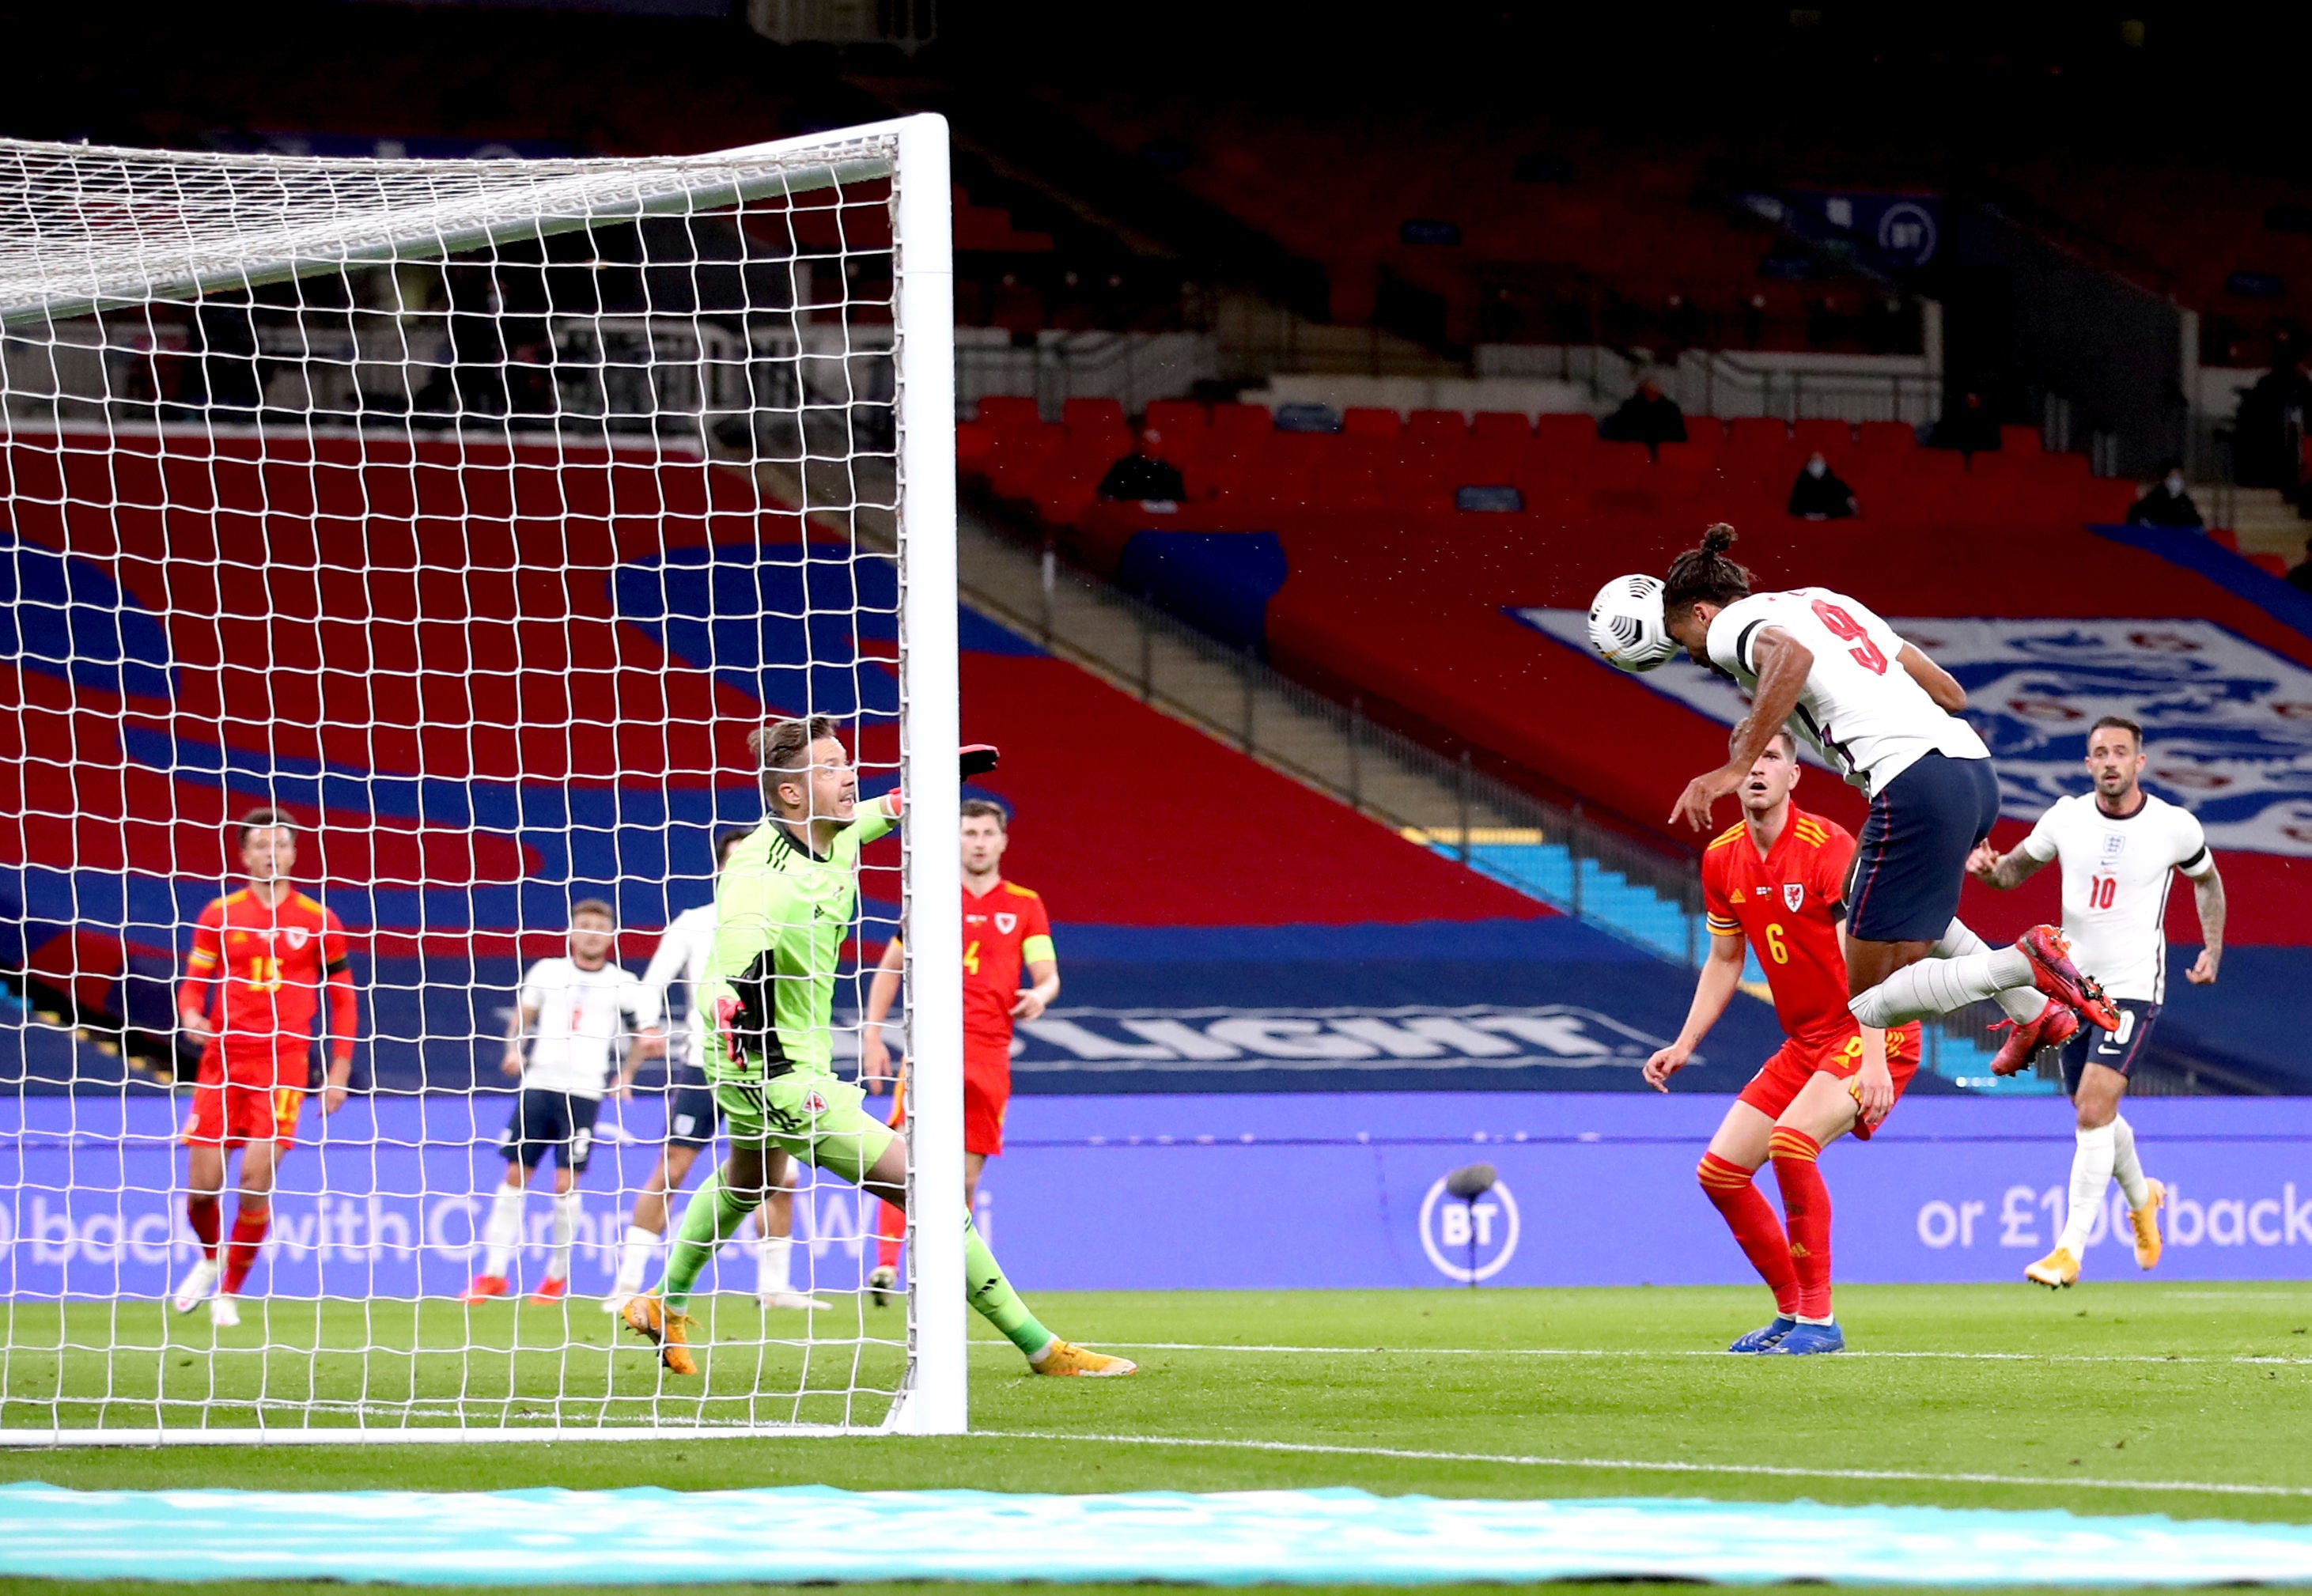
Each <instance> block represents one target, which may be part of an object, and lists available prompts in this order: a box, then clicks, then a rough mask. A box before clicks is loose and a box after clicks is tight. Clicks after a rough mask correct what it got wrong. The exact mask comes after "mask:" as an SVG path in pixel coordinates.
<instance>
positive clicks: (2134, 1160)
mask: <svg viewBox="0 0 2312 1596" xmlns="http://www.w3.org/2000/svg"><path fill="white" fill-rule="evenodd" d="M2111 1144H2112V1153H2113V1157H2112V1161H2111V1172H2112V1173H2113V1174H2114V1175H2115V1176H2117V1177H2118V1179H2119V1188H2120V1190H2122V1191H2124V1192H2125V1193H2126V1194H2127V1206H2129V1207H2131V1208H2141V1206H2143V1205H2144V1204H2146V1203H2148V1202H2150V1200H2151V1187H2150V1183H2149V1182H2147V1181H2146V1180H2145V1179H2143V1161H2142V1160H2141V1159H2140V1158H2138V1157H2136V1156H2135V1127H2133V1126H2132V1125H2130V1124H2129V1123H2128V1122H2127V1117H2126V1116H2125V1115H2124V1114H2123V1115H2121V1116H2119V1117H2118V1118H2115V1119H2114V1120H2113V1121H2112V1122H2111Z"/></svg>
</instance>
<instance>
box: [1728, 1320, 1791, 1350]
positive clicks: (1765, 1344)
mask: <svg viewBox="0 0 2312 1596" xmlns="http://www.w3.org/2000/svg"><path fill="white" fill-rule="evenodd" d="M1798 1328H1799V1321H1798V1320H1795V1319H1790V1318H1786V1317H1784V1316H1783V1315H1782V1314H1779V1313H1777V1314H1776V1315H1774V1322H1773V1323H1772V1324H1770V1325H1761V1326H1759V1327H1758V1328H1757V1329H1755V1330H1752V1331H1751V1332H1750V1333H1749V1334H1748V1335H1747V1336H1743V1337H1738V1338H1737V1339H1736V1340H1735V1343H1734V1345H1733V1346H1730V1347H1728V1348H1727V1349H1726V1350H1727V1351H1729V1352H1765V1351H1766V1350H1767V1349H1768V1348H1770V1347H1772V1346H1773V1345H1774V1343H1775V1342H1777V1341H1780V1340H1781V1339H1782V1337H1785V1336H1787V1335H1789V1334H1790V1333H1791V1331H1792V1330H1795V1329H1798Z"/></svg>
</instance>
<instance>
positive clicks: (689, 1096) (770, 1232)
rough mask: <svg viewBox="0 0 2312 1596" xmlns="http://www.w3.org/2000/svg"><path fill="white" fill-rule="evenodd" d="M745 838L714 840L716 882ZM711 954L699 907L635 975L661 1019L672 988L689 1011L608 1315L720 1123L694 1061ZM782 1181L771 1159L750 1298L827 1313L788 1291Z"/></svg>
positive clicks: (652, 1247)
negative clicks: (659, 1140) (677, 987)
mask: <svg viewBox="0 0 2312 1596" xmlns="http://www.w3.org/2000/svg"><path fill="white" fill-rule="evenodd" d="M746 836H747V834H746V832H744V831H743V830H739V831H725V832H724V833H723V834H722V836H721V837H717V838H715V841H714V870H715V873H716V874H717V875H720V874H721V873H722V866H723V865H724V864H728V863H729V862H730V859H731V849H732V848H734V847H736V846H738V845H739V844H740V842H741V841H743V840H745V838H746ZM713 952H714V904H713V903H712V902H707V903H702V904H700V905H699V906H698V907H697V908H687V909H685V910H683V911H682V912H681V913H680V914H679V915H677V916H675V917H674V923H673V924H672V925H669V926H668V927H667V928H666V931H665V934H662V935H661V937H660V938H659V940H658V949H657V951H654V952H653V953H652V954H651V961H650V968H649V969H645V970H644V971H643V985H644V986H645V987H649V988H650V989H651V991H652V993H653V994H655V995H657V998H658V1003H659V1009H660V1012H661V1013H665V1014H669V1015H670V1014H672V1013H674V998H673V987H674V984H675V983H676V982H677V981H679V982H681V983H682V985H683V987H684V988H685V990H686V991H687V994H688V996H689V999H690V1010H689V1013H687V1015H686V1016H685V1017H684V1021H683V1026H682V1030H680V1031H679V1033H677V1034H676V1035H675V1036H674V1037H673V1038H672V1039H670V1043H669V1052H668V1069H667V1088H668V1090H667V1094H666V1150H665V1151H664V1152H663V1153H660V1154H659V1159H658V1162H657V1164H656V1165H655V1166H654V1167H653V1168H652V1170H651V1172H650V1179H647V1180H645V1181H644V1182H643V1189H642V1195H641V1196H639V1197H636V1198H635V1211H634V1215H633V1217H632V1218H631V1219H630V1220H629V1221H628V1222H627V1224H626V1245H625V1247H623V1248H622V1249H620V1250H619V1254H618V1279H617V1285H616V1286H614V1287H613V1288H612V1289H611V1292H610V1294H609V1296H607V1297H604V1298H603V1299H602V1307H603V1308H604V1310H605V1311H609V1312H611V1313H617V1312H620V1311H624V1309H625V1308H626V1299H627V1298H628V1297H631V1296H633V1295H634V1294H635V1293H636V1292H638V1291H640V1290H642V1288H643V1277H644V1276H645V1275H646V1274H648V1273H649V1271H650V1266H651V1263H652V1260H653V1259H654V1258H657V1256H658V1248H659V1241H660V1239H661V1237H663V1236H664V1235H665V1234H666V1198H667V1194H668V1193H669V1192H674V1191H680V1190H681V1189H682V1183H683V1182H684V1181H685V1180H687V1179H689V1178H690V1166H691V1165H692V1164H694V1163H696V1162H697V1161H698V1155H699V1154H700V1153H703V1152H705V1150H706V1149H707V1148H709V1147H712V1146H713V1145H714V1133H715V1129H716V1127H718V1126H720V1125H721V1124H722V1112H721V1110H719V1109H716V1108H715V1106H714V1092H712V1091H710V1090H709V1089H708V1088H707V1084H706V1076H705V1074H704V1073H703V1072H702V1071H701V1069H700V1067H699V1062H698V1061H699V1055H700V1052H701V1050H702V1049H703V1048H705V1042H706V1006H705V1004H704V1003H702V1002H701V1001H700V1000H699V999H700V994H701V993H702V992H703V991H704V990H705V984H706V960H707V957H708V956H709V955H710V954H712V953H713ZM788 1176H789V1166H788V1163H787V1156H786V1154H785V1153H776V1154H775V1155H774V1156H773V1157H772V1159H771V1161H770V1171H769V1179H770V1184H771V1199H770V1201H768V1202H766V1203H765V1204H764V1205H763V1206H762V1207H761V1208H759V1209H758V1210H757V1211H756V1214H755V1236H756V1241H755V1267H756V1276H755V1295H756V1297H757V1298H758V1300H759V1301H760V1302H762V1304H763V1306H764V1307H766V1308H798V1309H805V1310H808V1309H812V1308H831V1307H833V1306H834V1304H833V1303H831V1302H822V1301H820V1300H819V1298H817V1297H814V1296H808V1295H806V1294H804V1293H801V1292H799V1291H796V1290H794V1289H793V1274H792V1271H793V1267H794V1266H793V1260H794V1245H793V1241H792V1239H791V1238H792V1236H793V1225H794V1193H793V1191H791V1190H789V1189H788V1188H787V1180H788Z"/></svg>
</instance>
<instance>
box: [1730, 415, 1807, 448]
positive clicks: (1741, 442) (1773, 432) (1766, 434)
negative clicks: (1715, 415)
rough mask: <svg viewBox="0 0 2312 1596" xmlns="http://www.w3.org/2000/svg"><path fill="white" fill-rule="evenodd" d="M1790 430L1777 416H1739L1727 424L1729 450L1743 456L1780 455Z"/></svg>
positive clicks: (1787, 440)
mask: <svg viewBox="0 0 2312 1596" xmlns="http://www.w3.org/2000/svg"><path fill="white" fill-rule="evenodd" d="M1790 436H1791V434H1790V429H1789V428H1788V427H1786V426H1784V425H1782V418H1781V417H1777V416H1737V417H1734V419H1733V420H1731V421H1730V422H1728V423H1727V424H1726V446H1727V448H1728V450H1730V451H1734V452H1740V453H1743V454H1770V453H1771V454H1777V455H1778V454H1780V452H1782V445H1783V444H1785V443H1789V442H1790Z"/></svg>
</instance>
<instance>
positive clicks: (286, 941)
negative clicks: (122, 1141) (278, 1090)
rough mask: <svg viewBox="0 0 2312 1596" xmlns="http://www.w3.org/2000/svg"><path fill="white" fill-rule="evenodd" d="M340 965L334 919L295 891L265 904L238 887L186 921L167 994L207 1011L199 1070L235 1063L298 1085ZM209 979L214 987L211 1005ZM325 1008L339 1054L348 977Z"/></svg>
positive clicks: (341, 933)
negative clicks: (189, 940)
mask: <svg viewBox="0 0 2312 1596" xmlns="http://www.w3.org/2000/svg"><path fill="white" fill-rule="evenodd" d="M345 969H346V928H345V926H344V925H343V924H341V923H340V922H339V921H338V919H337V916H336V914H335V913H333V912H332V911H330V910H328V909H326V908H322V907H321V906H320V904H318V903H316V902H314V901H313V900H312V899H310V898H308V897H306V896H305V895H304V894H303V893H302V892H292V893H290V894H289V896H288V897H286V898H285V899H282V900H281V902H280V904H279V905H278V906H277V907H274V908H267V906H266V905H265V903H264V902H263V901H262V900H260V899H258V896H257V894H256V893H255V892H252V891H250V890H248V889H246V888H244V889H242V890H241V891H238V892H233V893H229V894H227V895H226V896H225V897H223V898H220V899H216V900H215V902H213V903H211V904H210V905H209V906H208V907H207V908H205V909H203V910H202V911H201V914H200V918H199V919H197V920H196V921H195V922H194V923H193V951H192V956H191V957H190V958H189V959H188V960H186V964H185V985H184V988H183V990H182V991H181V992H180V994H179V995H178V999H177V1006H178V1007H179V1008H180V1009H185V1010H193V1011H197V1012H199V1013H206V1014H208V1015H209V1016H210V1018H211V1020H212V1022H215V1026H216V1037H215V1039H214V1040H213V1041H211V1042H210V1044H209V1048H208V1052H207V1054H206V1056H205V1057H203V1059H202V1068H203V1071H204V1073H206V1072H207V1070H208V1067H209V1065H211V1064H212V1063H221V1064H222V1065H223V1066H224V1068H225V1070H226V1071H227V1073H228V1074H241V1073H243V1072H244V1069H245V1071H246V1073H248V1074H251V1075H258V1076H263V1077H264V1078H265V1081H266V1083H267V1084H268V1085H269V1084H272V1083H274V1082H275V1081H276V1079H278V1080H279V1081H280V1083H282V1084H285V1085H297V1086H302V1085H303V1084H304V1083H305V1081H304V1074H303V1071H304V1066H305V1061H306V1058H307V1056H308V1054H309V1053H310V1051H311V1048H312V1045H313V1017H314V1015H315V1014H316V1013H319V1012H320V1004H321V991H322V988H323V987H324V986H325V985H328V984H329V983H330V978H332V977H335V976H338V975H340V974H341V973H342V972H343V971H344V970H345ZM212 982H215V983H217V984H218V985H220V986H222V987H223V998H222V1000H221V1001H220V1002H217V1003H215V1004H212V1002H211V997H210V985H211V983H212ZM340 993H341V994H342V995H340ZM330 1011H331V1012H330V1026H329V1029H330V1031H331V1034H332V1039H333V1044H334V1049H335V1051H336V1052H337V1054H338V1055H339V1056H345V1055H347V1054H349V1053H350V1052H351V1050H352V1048H353V1041H354V1024H353V1022H354V1013H353V987H352V986H351V984H350V982H346V981H339V982H337V983H336V985H335V987H333V989H332V992H331V1001H330ZM276 1065H283V1066H286V1069H285V1070H284V1069H281V1068H276ZM292 1077H293V1078H292Z"/></svg>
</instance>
